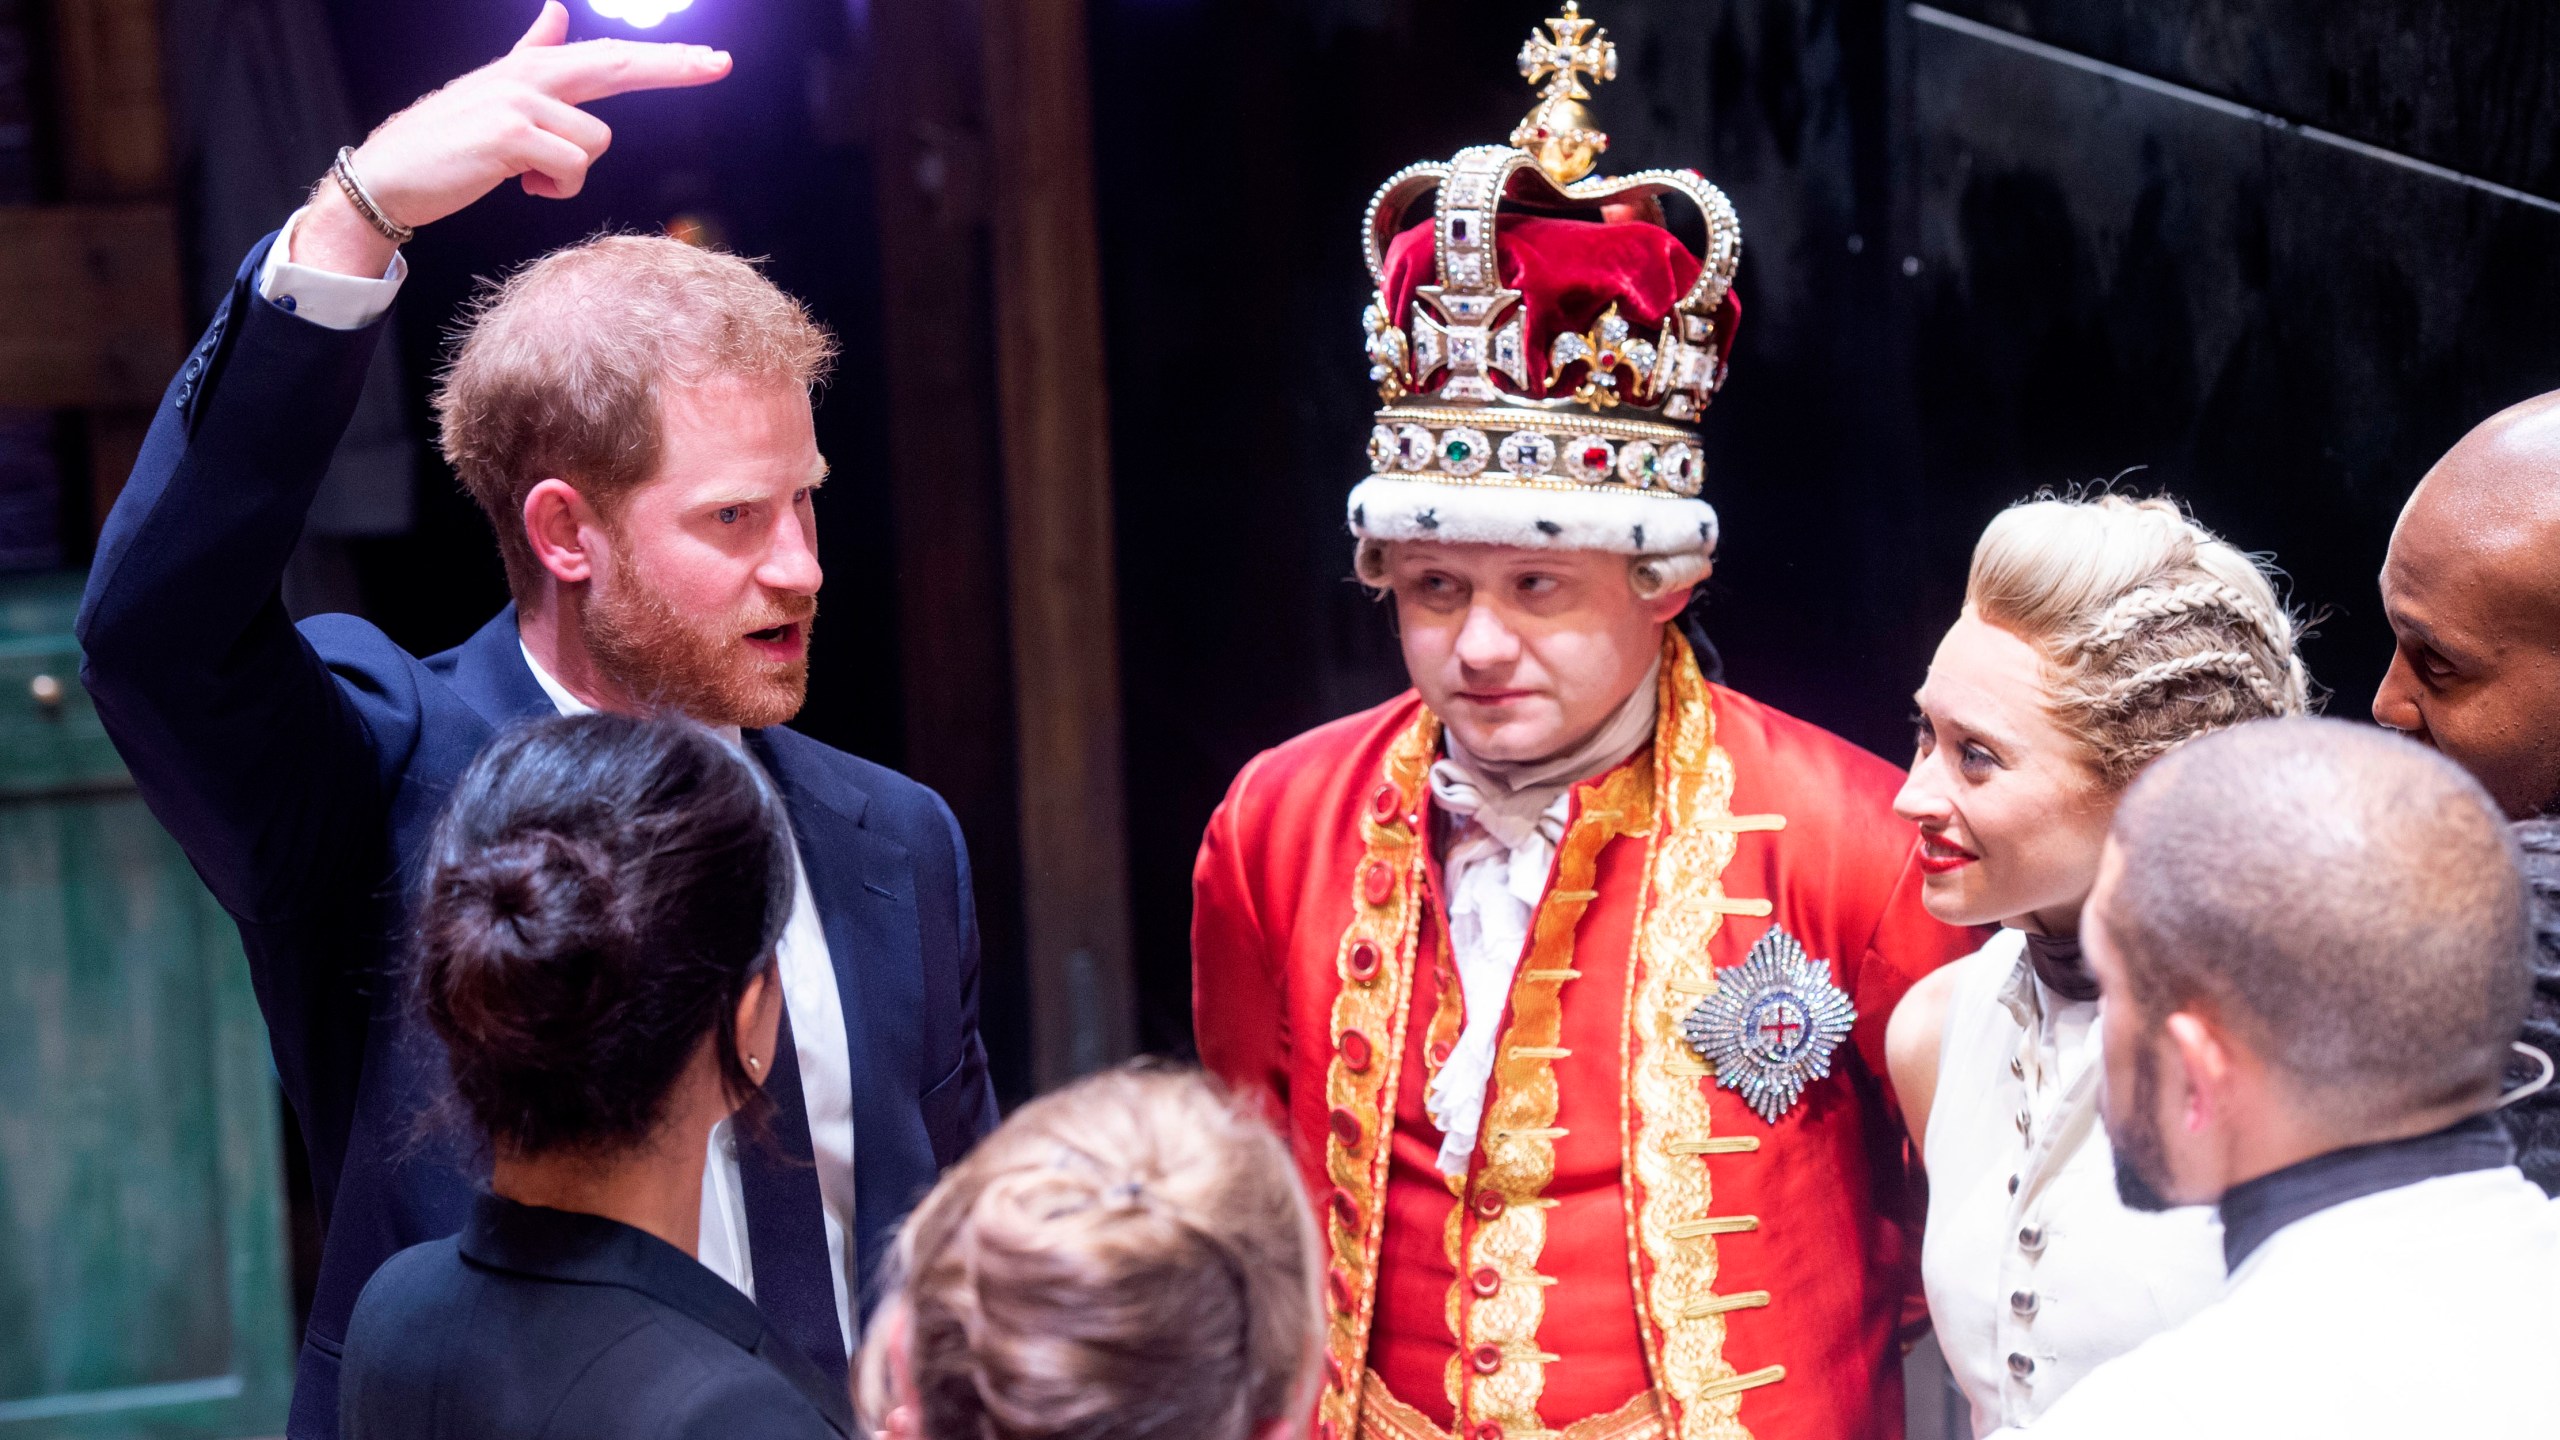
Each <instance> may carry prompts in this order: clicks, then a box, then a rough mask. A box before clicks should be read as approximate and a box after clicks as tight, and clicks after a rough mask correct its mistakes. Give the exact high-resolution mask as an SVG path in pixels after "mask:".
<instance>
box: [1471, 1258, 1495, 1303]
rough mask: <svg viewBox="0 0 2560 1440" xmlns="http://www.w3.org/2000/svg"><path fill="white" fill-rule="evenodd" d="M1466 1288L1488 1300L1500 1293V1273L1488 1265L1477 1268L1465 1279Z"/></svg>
mask: <svg viewBox="0 0 2560 1440" xmlns="http://www.w3.org/2000/svg"><path fill="white" fill-rule="evenodd" d="M1467 1288H1468V1289H1470V1290H1473V1291H1475V1292H1476V1294H1478V1295H1480V1296H1482V1297H1484V1298H1485V1299H1487V1300H1490V1299H1492V1298H1493V1297H1494V1296H1496V1295H1498V1294H1500V1293H1502V1272H1501V1271H1499V1270H1496V1269H1494V1268H1493V1267H1492V1266H1490V1265H1484V1266H1479V1267H1478V1268H1477V1270H1476V1272H1475V1273H1474V1274H1472V1275H1469V1276H1468V1277H1467Z"/></svg>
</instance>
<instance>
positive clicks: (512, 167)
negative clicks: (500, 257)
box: [290, 0, 729, 276]
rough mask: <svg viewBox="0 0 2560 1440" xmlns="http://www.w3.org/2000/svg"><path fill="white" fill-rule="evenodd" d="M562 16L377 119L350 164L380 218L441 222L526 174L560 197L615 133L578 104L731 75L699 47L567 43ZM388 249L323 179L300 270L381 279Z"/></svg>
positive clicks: (725, 64) (302, 237) (298, 258)
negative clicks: (385, 117)
mask: <svg viewBox="0 0 2560 1440" xmlns="http://www.w3.org/2000/svg"><path fill="white" fill-rule="evenodd" d="M568 34H569V12H568V10H567V9H566V8H565V7H563V6H562V5H561V4H560V0H545V3H544V5H543V7H542V14H541V16H540V17H539V18H537V19H536V20H535V21H534V22H533V28H532V29H530V30H527V31H526V32H525V34H524V38H523V39H521V40H519V41H517V42H516V45H515V48H514V49H513V50H510V51H508V52H507V53H506V54H505V55H504V56H501V57H500V58H498V59H496V60H493V61H491V62H490V63H488V64H486V65H483V66H481V67H480V68H479V69H477V70H474V71H472V72H471V73H470V74H468V75H465V76H463V77H462V78H460V79H458V80H455V81H454V82H452V83H451V84H449V85H447V86H445V87H444V88H443V89H441V90H438V91H436V92H435V93H433V94H431V95H428V96H426V97H425V98H424V99H421V100H419V101H418V102H417V103H416V104H414V105H411V106H410V107H409V108H408V109H406V110H403V111H401V112H400V113H399V114H397V115H394V116H392V117H391V118H390V119H388V120H385V121H383V122H382V124H381V126H380V127H379V128H378V129H376V130H375V131H374V132H373V134H372V135H371V136H370V137H368V138H367V139H366V140H365V142H364V144H363V145H361V146H359V147H357V149H356V152H355V155H354V159H353V165H354V169H355V172H356V175H357V176H358V178H360V179H361V180H362V181H363V182H364V186H365V189H366V190H367V191H368V192H369V193H370V194H371V195H372V196H373V199H374V203H375V204H377V205H379V206H380V207H381V208H382V211H383V213H384V214H385V215H387V216H389V217H390V218H391V219H392V220H393V221H396V222H397V223H399V224H402V225H406V226H409V227H411V228H416V227H418V226H422V225H427V224H430V223H432V222H434V221H437V220H441V219H443V218H444V217H445V216H447V215H450V214H452V213H453V212H455V211H457V210H460V209H462V208H463V207H465V206H467V205H469V204H470V203H471V202H473V201H475V200H477V199H479V198H480V197H481V196H483V195H486V194H488V193H489V192H490V191H492V190H494V189H496V188H498V186H500V185H502V184H504V183H506V182H507V181H508V180H510V179H516V178H518V177H521V179H522V182H523V184H524V188H525V191H526V193H527V194H532V195H542V196H547V197H549V198H551V199H555V200H565V199H567V198H568V197H570V196H572V195H575V194H577V193H578V191H579V190H580V189H581V188H582V187H583V186H584V185H585V184H586V180H587V167H588V166H590V165H593V164H594V163H595V161H596V158H597V157H598V156H600V155H602V154H604V152H605V148H606V147H607V146H609V145H611V144H612V143H613V131H612V130H611V129H609V128H608V127H607V126H606V125H605V123H604V122H603V121H601V120H598V119H597V118H595V117H594V116H592V115H590V114H588V113H587V112H585V111H584V110H581V109H579V108H578V107H579V106H581V105H584V104H586V103H588V102H589V101H593V100H600V99H603V98H604V97H605V96H608V95H619V94H622V93H623V92H625V91H629V90H664V89H670V88H674V87H677V86H689V85H707V84H710V83H711V82H712V81H715V80H718V79H720V78H721V77H723V76H725V75H727V74H728V73H729V55H728V52H726V51H722V50H713V49H711V48H709V47H707V46H702V45H660V44H643V43H641V42H638V41H632V40H582V41H580V42H578V43H577V44H575V45H570V44H564V43H563V42H564V41H565V40H566V39H567V38H568ZM392 249H393V246H392V244H391V242H390V240H389V239H388V238H387V237H385V236H384V235H383V234H382V233H381V232H380V231H378V230H376V229H374V228H373V226H372V225H370V224H369V223H367V222H366V220H365V218H364V217H363V215H361V214H360V213H358V212H357V210H356V208H355V206H354V205H353V204H351V203H350V202H349V201H348V200H347V198H346V196H345V195H344V194H342V193H341V192H340V191H339V189H338V185H337V182H336V181H335V180H331V179H325V178H324V179H323V180H322V181H321V182H320V185H319V187H318V188H317V189H316V190H314V191H313V192H312V203H311V209H310V211H309V213H308V214H306V215H305V216H304V217H303V223H302V225H301V227H300V228H299V229H297V230H296V232H295V234H294V246H293V254H292V256H291V257H290V258H291V259H292V260H293V261H294V262H295V263H297V264H301V265H309V266H314V267H317V268H319V269H324V270H335V271H338V272H340V273H343V274H348V275H364V276H375V275H380V274H382V273H383V271H384V270H385V269H386V268H388V267H389V265H390V263H391V252H392Z"/></svg>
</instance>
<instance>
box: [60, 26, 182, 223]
mask: <svg viewBox="0 0 2560 1440" xmlns="http://www.w3.org/2000/svg"><path fill="white" fill-rule="evenodd" d="M53 9H54V33H55V35H56V36H57V37H58V38H57V43H56V45H55V54H56V55H57V57H58V58H59V61H60V69H59V74H60V76H61V79H60V82H59V84H60V94H61V96H62V111H63V114H62V122H63V123H62V135H63V141H64V147H63V148H64V150H65V152H66V153H65V154H64V156H63V178H64V182H65V188H67V189H68V190H69V191H70V194H71V198H72V199H74V200H142V199H150V198H153V197H157V196H161V195H165V194H167V193H168V190H169V104H168V100H167V99H166V97H165V96H164V95H163V93H162V89H161V86H162V84H163V82H162V80H161V75H160V6H159V0H54V7H53Z"/></svg>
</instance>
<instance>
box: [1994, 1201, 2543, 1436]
mask: <svg viewBox="0 0 2560 1440" xmlns="http://www.w3.org/2000/svg"><path fill="white" fill-rule="evenodd" d="M2555 1356H2560V1201H2555V1200H2551V1199H2548V1198H2546V1197H2545V1196H2544V1195H2543V1193H2542V1192H2541V1191H2540V1190H2539V1189H2537V1188H2535V1186H2534V1184H2533V1182H2532V1181H2530V1180H2527V1179H2525V1178H2524V1176H2523V1175H2522V1174H2520V1173H2518V1172H2517V1171H2516V1169H2515V1167H2513V1166H2504V1167H2501V1168H2499V1169H2495V1170H2473V1171H2468V1172H2465V1173H2462V1174H2454V1175H2443V1176H2438V1177H2437V1178H2435V1179H2431V1180H2421V1181H2419V1182H2417V1183H2416V1184H2414V1185H2403V1186H2401V1187H2399V1188H2398V1189H2394V1190H2383V1191H2379V1192H2377V1193H2374V1194H2371V1195H2366V1196H2363V1197H2361V1198H2359V1199H2354V1200H2349V1201H2346V1202H2344V1203H2342V1204H2338V1205H2333V1206H2331V1207H2329V1208H2328V1209H2325V1210H2321V1211H2318V1212H2316V1213H2313V1214H2311V1215H2307V1216H2305V1217H2303V1218H2302V1219H2299V1220H2296V1221H2294V1222H2293V1223H2291V1224H2289V1225H2286V1226H2285V1227H2284V1228H2282V1229H2280V1230H2278V1231H2277V1232H2276V1233H2275V1234H2274V1235H2272V1236H2270V1237H2269V1238H2268V1239H2267V1240H2266V1241H2265V1242H2264V1243H2263V1244H2261V1245H2259V1246H2258V1248H2257V1249H2256V1250H2254V1251H2252V1252H2251V1253H2250V1254H2249V1256H2248V1258H2247V1259H2245V1260H2243V1261H2241V1262H2240V1268H2239V1269H2237V1270H2235V1271H2233V1272H2232V1274H2231V1283H2230V1289H2229V1291H2228V1292H2227V1293H2226V1294H2224V1296H2223V1297H2222V1298H2221V1299H2220V1300H2217V1301H2216V1302H2214V1303H2213V1304H2211V1305H2209V1306H2207V1307H2205V1308H2204V1309H2203V1310H2201V1311H2198V1312H2197V1313H2196V1315H2195V1317H2194V1318H2193V1319H2191V1320H2189V1321H2188V1322H2187V1323H2186V1324H2184V1325H2181V1326H2179V1327H2178V1328H2177V1329H2175V1330H2172V1331H2169V1332H2168V1333H2167V1334H2164V1335H2158V1336H2154V1337H2153V1338H2152V1339H2151V1340H2150V1341H2149V1342H2147V1343H2145V1344H2144V1345H2143V1346H2141V1348H2139V1349H2137V1350H2135V1351H2133V1352H2132V1353H2131V1354H2129V1355H2124V1356H2121V1357H2119V1358H2117V1359H2115V1360H2112V1361H2109V1362H2108V1363H2107V1364H2105V1365H2101V1366H2099V1367H2098V1369H2097V1370H2096V1371H2094V1372H2092V1373H2091V1374H2090V1375H2089V1377H2088V1378H2087V1379H2085V1380H2082V1381H2081V1382H2080V1384H2079V1385H2078V1386H2076V1387H2074V1388H2073V1390H2072V1392H2071V1393H2070V1394H2068V1395H2066V1396H2064V1397H2062V1401H2061V1403H2060V1404H2058V1405H2056V1406H2054V1407H2053V1410H2052V1411H2051V1413H2049V1414H2047V1415H2046V1416H2045V1418H2044V1420H2043V1421H2042V1422H2041V1423H2039V1424H2037V1425H2035V1426H2034V1427H2032V1428H2031V1429H2029V1430H2027V1431H2025V1432H2024V1434H2025V1436H2026V1437H2028V1440H2169V1437H2176V1440H2296V1437H2300V1440H2415V1437H2421V1436H2426V1437H2435V1436H2441V1437H2445V1440H2493V1437H2494V1440H2525V1437H2547V1436H2550V1435H2552V1434H2554V1433H2560V1361H2555V1360H2554V1358H2553V1357H2555ZM2002 1433H2003V1435H2004V1436H2005V1435H2007V1434H2008V1432H2005V1431H2004V1432H2002Z"/></svg>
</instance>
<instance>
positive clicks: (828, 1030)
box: [516, 640, 854, 1356]
mask: <svg viewBox="0 0 2560 1440" xmlns="http://www.w3.org/2000/svg"><path fill="white" fill-rule="evenodd" d="M516 644H517V648H519V649H521V650H523V651H524V663H525V667H526V668H527V669H530V670H531V671H533V678H534V680H535V682H536V683H538V684H539V685H541V686H542V693H544V694H545V695H548V696H550V697H551V704H552V707H553V708H554V709H557V710H558V711H559V712H560V713H561V714H563V715H588V714H592V713H594V710H595V707H594V706H592V705H589V704H587V703H586V702H584V701H582V700H580V699H579V698H578V697H577V696H575V695H572V694H570V693H569V692H568V690H567V689H566V688H564V687H563V686H562V685H561V684H560V682H559V681H557V680H555V679H553V678H552V677H551V672H550V671H548V670H545V669H543V668H542V662H541V661H539V660H536V659H534V658H533V651H532V650H531V649H529V648H526V647H525V645H524V642H523V641H521V640H519V641H517V642H516ZM720 734H721V735H722V736H724V737H725V738H726V739H727V740H728V741H729V743H730V744H732V745H736V744H739V743H740V739H739V732H738V727H736V726H734V725H724V726H722V727H720ZM774 960H775V965H776V967H777V968H778V969H779V970H780V972H781V975H782V998H783V1003H784V1004H785V1005H788V1006H789V1007H790V1009H791V1040H792V1045H791V1048H792V1049H793V1050H794V1051H796V1052H797V1053H798V1055H799V1057H800V1090H801V1094H802V1096H803V1099H804V1102H805V1103H806V1104H807V1106H808V1110H809V1148H810V1150H811V1152H812V1156H813V1158H814V1159H815V1161H816V1163H817V1169H818V1198H819V1202H820V1205H821V1207H822V1208H823V1209H824V1210H825V1211H826V1226H827V1262H828V1268H827V1278H828V1279H830V1280H832V1281H834V1282H835V1290H836V1326H837V1329H838V1331H839V1332H840V1333H841V1334H842V1335H843V1336H844V1338H845V1353H846V1354H847V1355H848V1356H850V1355H851V1354H852V1353H853V1339H854V1334H853V1284H852V1277H851V1272H849V1271H848V1270H847V1269H846V1268H845V1243H844V1237H845V1236H846V1235H847V1234H849V1233H851V1230H852V1222H853V1057H852V1056H851V1054H850V1053H848V1051H847V1048H846V1045H845V1038H844V997H843V996H842V995H841V994H839V993H838V992H837V990H836V968H835V963H834V959H833V957H832V956H831V955H830V954H829V953H828V950H827V932H826V927H825V926H824V925H822V924H820V923H819V920H818V906H817V903H816V902H815V901H814V900H812V899H810V898H809V871H808V867H807V866H806V865H804V864H802V863H801V859H800V852H799V849H798V848H797V847H796V846H795V847H794V848H793V850H792V852H791V920H790V922H789V923H788V924H786V925H784V926H783V929H782V943H781V944H780V945H779V946H777V947H775V951H774ZM701 1247H702V1251H701V1255H700V1256H699V1257H698V1258H700V1260H701V1261H702V1263H703V1264H704V1265H705V1266H707V1267H709V1269H710V1270H711V1272H712V1273H713V1274H715V1275H718V1276H719V1277H720V1278H721V1279H723V1280H726V1281H728V1282H729V1283H730V1284H732V1285H735V1286H737V1287H738V1288H739V1289H740V1290H742V1291H745V1292H746V1295H747V1298H748V1299H750V1300H752V1299H754V1298H755V1294H756V1276H755V1268H754V1266H753V1265H752V1264H750V1263H749V1257H748V1252H747V1192H746V1189H745V1187H744V1186H742V1185H741V1184H740V1183H739V1180H738V1146H737V1142H736V1141H735V1140H734V1139H733V1138H731V1136H730V1134H729V1122H728V1121H726V1120H723V1121H721V1122H720V1123H719V1125H717V1126H716V1127H714V1128H713V1129H712V1132H711V1157H710V1162H709V1163H708V1164H706V1165H704V1166H703V1167H702V1241H701Z"/></svg>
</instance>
